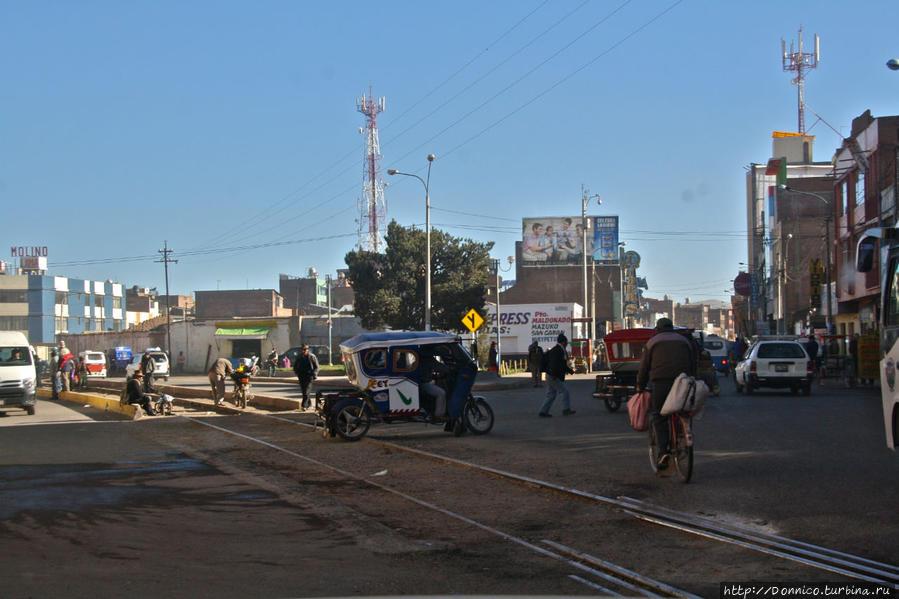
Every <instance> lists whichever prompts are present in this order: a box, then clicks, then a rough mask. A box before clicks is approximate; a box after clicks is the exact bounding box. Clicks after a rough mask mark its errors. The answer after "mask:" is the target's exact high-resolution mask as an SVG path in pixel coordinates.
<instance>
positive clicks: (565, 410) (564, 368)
mask: <svg viewBox="0 0 899 599" xmlns="http://www.w3.org/2000/svg"><path fill="white" fill-rule="evenodd" d="M567 347H568V337H566V336H565V333H559V336H558V337H557V338H556V344H555V345H554V346H553V347H552V349H550V350H549V353H548V355H547V356H546V399H545V400H543V405H542V406H540V414H539V416H540V417H541V418H552V414H550V413H549V409H550V408H551V407H552V405H553V402H554V401H555V400H556V396H557V395H560V396H561V397H562V415H564V416H570V415H572V414H574V413H575V411H574V410H572V409H571V396H570V395H569V393H568V387H566V386H565V375H566V374H574V370H572V369H571V366H569V365H568V350H567V349H566V348H567Z"/></svg>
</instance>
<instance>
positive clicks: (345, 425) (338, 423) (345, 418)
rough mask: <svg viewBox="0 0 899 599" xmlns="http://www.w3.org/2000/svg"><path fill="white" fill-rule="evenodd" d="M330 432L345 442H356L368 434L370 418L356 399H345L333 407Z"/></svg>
mask: <svg viewBox="0 0 899 599" xmlns="http://www.w3.org/2000/svg"><path fill="white" fill-rule="evenodd" d="M332 418H333V425H332V427H331V428H332V430H335V431H337V434H338V435H340V437H341V438H342V439H344V440H346V441H358V440H359V439H361V438H362V437H364V436H365V433H367V432H368V427H370V426H371V416H370V415H369V413H368V410H366V409H365V404H364V403H362V401H360V400H358V399H347V400H344V401H342V402H340V403H339V404H337V405H336V406H335V407H334V413H333V416H332Z"/></svg>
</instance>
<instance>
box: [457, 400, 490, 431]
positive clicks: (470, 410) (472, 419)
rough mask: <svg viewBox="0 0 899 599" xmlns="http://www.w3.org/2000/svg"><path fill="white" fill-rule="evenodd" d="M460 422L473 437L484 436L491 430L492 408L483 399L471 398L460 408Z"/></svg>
mask: <svg viewBox="0 0 899 599" xmlns="http://www.w3.org/2000/svg"><path fill="white" fill-rule="evenodd" d="M462 420H463V421H464V422H465V427H466V428H467V429H468V430H470V431H471V434H473V435H486V434H487V433H489V432H490V431H491V430H492V429H493V408H491V407H490V404H488V403H487V402H486V401H485V400H484V399H482V398H480V397H478V398H472V399H469V400H468V401H467V402H465V407H463V408H462Z"/></svg>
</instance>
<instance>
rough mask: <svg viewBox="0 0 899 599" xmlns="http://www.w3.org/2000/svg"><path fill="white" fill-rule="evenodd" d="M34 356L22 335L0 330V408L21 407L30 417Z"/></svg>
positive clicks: (33, 381)
mask: <svg viewBox="0 0 899 599" xmlns="http://www.w3.org/2000/svg"><path fill="white" fill-rule="evenodd" d="M35 378H36V371H35V368H34V356H32V355H31V347H30V346H29V345H28V339H27V338H26V337H25V335H23V334H22V333H18V332H14V331H0V408H21V409H23V410H25V411H26V412H28V414H29V415H33V414H34V401H35Z"/></svg>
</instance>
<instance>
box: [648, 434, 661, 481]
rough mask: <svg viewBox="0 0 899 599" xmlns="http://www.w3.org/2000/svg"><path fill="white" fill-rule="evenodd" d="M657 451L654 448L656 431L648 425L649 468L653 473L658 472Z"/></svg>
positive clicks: (658, 455) (656, 448)
mask: <svg viewBox="0 0 899 599" xmlns="http://www.w3.org/2000/svg"><path fill="white" fill-rule="evenodd" d="M659 457H660V454H659V449H658V447H656V431H655V427H653V426H652V423H650V425H649V466H650V468H652V471H653V472H656V473H658V471H659Z"/></svg>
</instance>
